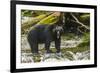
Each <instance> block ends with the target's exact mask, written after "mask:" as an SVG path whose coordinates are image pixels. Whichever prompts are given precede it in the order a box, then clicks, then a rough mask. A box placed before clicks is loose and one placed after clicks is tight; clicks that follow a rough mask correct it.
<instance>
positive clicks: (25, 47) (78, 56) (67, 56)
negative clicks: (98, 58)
mask: <svg viewBox="0 0 100 73" xmlns="http://www.w3.org/2000/svg"><path fill="white" fill-rule="evenodd" d="M81 42H82V40H79V39H78V40H67V41H63V40H62V41H61V49H63V48H71V47H76V46H77V45H78V44H79V43H81ZM43 48H44V45H43V44H41V45H39V49H43ZM50 48H54V42H52V44H51V46H50ZM21 50H22V51H21V52H22V54H21V62H22V63H31V62H34V60H33V55H32V53H31V50H30V46H29V44H28V42H27V38H26V36H25V35H23V36H22V40H21ZM89 59H90V51H89V50H86V51H83V52H76V53H74V52H72V51H66V52H64V53H62V52H61V54H60V56H57V54H55V53H52V54H49V55H48V56H47V54H45V53H44V52H42V54H40V62H50V61H54V62H55V61H75V60H89Z"/></svg>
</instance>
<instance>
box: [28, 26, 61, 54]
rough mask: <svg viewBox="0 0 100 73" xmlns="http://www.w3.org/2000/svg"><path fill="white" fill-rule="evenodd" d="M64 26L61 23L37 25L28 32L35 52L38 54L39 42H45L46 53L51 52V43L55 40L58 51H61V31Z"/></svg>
mask: <svg viewBox="0 0 100 73" xmlns="http://www.w3.org/2000/svg"><path fill="white" fill-rule="evenodd" d="M62 31H63V27H62V26H61V25H46V24H45V25H35V26H34V28H33V29H32V30H31V31H29V33H28V37H27V39H28V42H29V44H30V47H31V51H32V53H33V54H38V53H39V52H38V44H39V43H44V44H45V49H46V53H51V51H50V43H51V42H52V41H54V42H55V48H56V49H57V53H59V52H60V44H61V33H62Z"/></svg>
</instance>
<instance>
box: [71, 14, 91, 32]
mask: <svg viewBox="0 0 100 73" xmlns="http://www.w3.org/2000/svg"><path fill="white" fill-rule="evenodd" d="M70 14H71V16H72V17H73V18H74V19H75V21H76V22H77V23H78V24H80V25H81V26H83V27H85V28H86V29H88V30H90V28H89V27H88V26H86V25H84V24H83V23H81V22H80V21H79V20H78V19H77V18H76V17H75V15H74V14H73V13H70Z"/></svg>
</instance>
